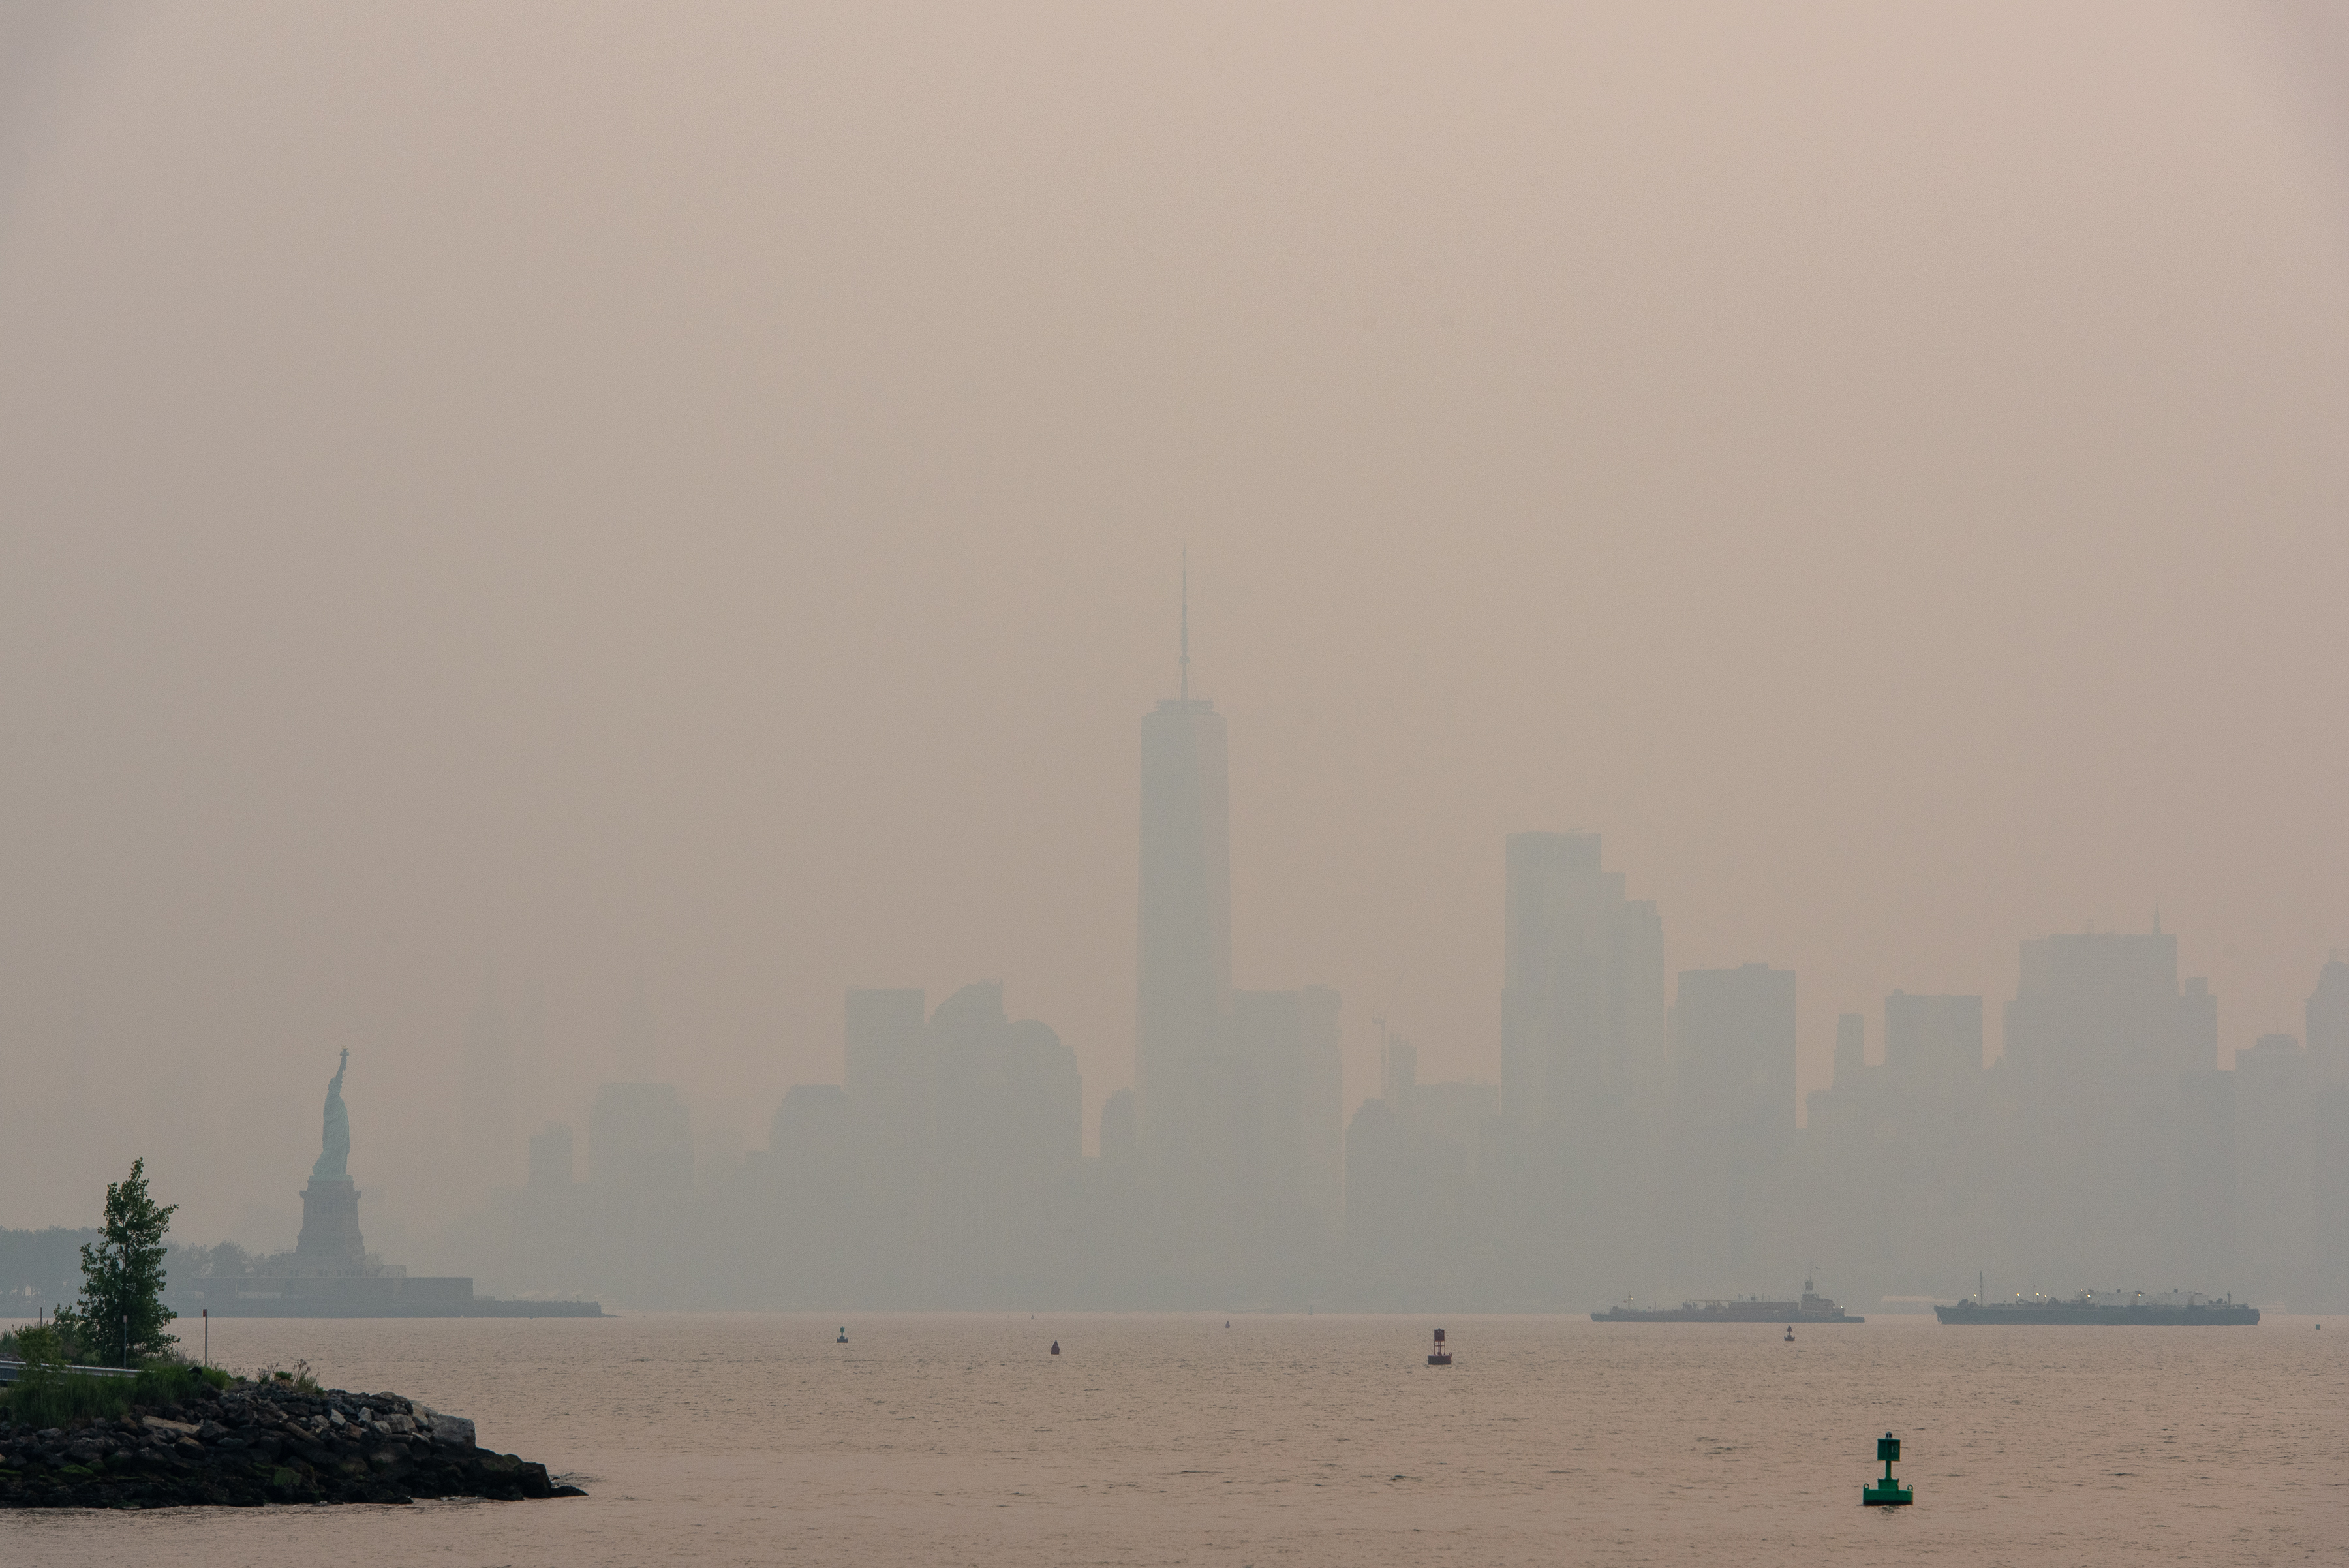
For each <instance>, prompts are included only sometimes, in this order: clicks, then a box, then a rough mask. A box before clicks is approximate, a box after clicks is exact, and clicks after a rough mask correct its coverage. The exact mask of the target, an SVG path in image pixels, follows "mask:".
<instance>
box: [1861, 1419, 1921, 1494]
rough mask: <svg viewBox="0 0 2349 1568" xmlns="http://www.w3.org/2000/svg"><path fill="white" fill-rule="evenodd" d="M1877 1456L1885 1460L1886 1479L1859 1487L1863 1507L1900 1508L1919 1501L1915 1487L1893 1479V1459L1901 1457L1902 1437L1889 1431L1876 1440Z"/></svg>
mask: <svg viewBox="0 0 2349 1568" xmlns="http://www.w3.org/2000/svg"><path fill="white" fill-rule="evenodd" d="M1876 1457H1877V1458H1878V1459H1882V1460H1883V1461H1884V1480H1882V1481H1880V1482H1878V1481H1870V1482H1869V1483H1868V1485H1866V1486H1864V1487H1862V1488H1860V1489H1859V1501H1860V1506H1861V1507H1863V1508H1898V1507H1899V1506H1900V1505H1901V1504H1903V1503H1911V1502H1915V1501H1917V1491H1916V1489H1915V1488H1914V1487H1905V1486H1902V1485H1901V1484H1900V1483H1899V1481H1897V1480H1893V1479H1892V1461H1893V1460H1895V1459H1899V1457H1900V1439H1899V1438H1896V1437H1894V1436H1893V1435H1892V1434H1891V1433H1889V1432H1887V1433H1885V1434H1884V1436H1882V1437H1881V1438H1878V1439H1877V1440H1876Z"/></svg>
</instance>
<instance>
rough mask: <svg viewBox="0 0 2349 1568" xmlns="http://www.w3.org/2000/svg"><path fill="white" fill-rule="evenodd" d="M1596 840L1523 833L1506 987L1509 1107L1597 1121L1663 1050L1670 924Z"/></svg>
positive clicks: (1511, 867)
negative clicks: (1628, 894)
mask: <svg viewBox="0 0 2349 1568" xmlns="http://www.w3.org/2000/svg"><path fill="white" fill-rule="evenodd" d="M1506 854H1507V890H1506V898H1507V910H1506V944H1507V951H1506V958H1505V960H1504V962H1503V969H1502V992H1501V1108H1502V1110H1503V1112H1504V1113H1505V1114H1506V1115H1507V1116H1509V1118H1510V1119H1511V1120H1512V1121H1515V1122H1517V1123H1519V1124H1521V1125H1535V1124H1540V1123H1545V1122H1562V1123H1568V1124H1576V1125H1581V1124H1588V1123H1589V1122H1591V1121H1593V1120H1596V1119H1597V1118H1598V1117H1599V1116H1601V1115H1602V1114H1604V1113H1605V1112H1606V1111H1607V1110H1608V1109H1609V1108H1611V1107H1612V1106H1616V1105H1619V1104H1620V1103H1621V1102H1622V1101H1623V1100H1624V1099H1625V1098H1626V1097H1627V1096H1629V1095H1630V1092H1631V1090H1632V1089H1633V1087H1634V1086H1635V1085H1637V1084H1638V1083H1639V1081H1640V1077H1641V1075H1642V1074H1643V1073H1648V1074H1652V1073H1656V1072H1660V1070H1661V1065H1662V1056H1663V1047H1664V947H1663V923H1662V921H1661V919H1659V918H1658V917H1657V914H1656V906H1655V905H1654V904H1652V903H1646V902H1637V901H1633V900H1630V899H1627V898H1624V897H1623V875H1622V873H1621V872H1619V871H1603V870H1601V869H1600V868H1599V835H1597V834H1595V833H1513V834H1511V835H1509V839H1508V847H1507V852H1506Z"/></svg>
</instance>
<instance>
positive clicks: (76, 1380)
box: [0, 1078, 586, 1508]
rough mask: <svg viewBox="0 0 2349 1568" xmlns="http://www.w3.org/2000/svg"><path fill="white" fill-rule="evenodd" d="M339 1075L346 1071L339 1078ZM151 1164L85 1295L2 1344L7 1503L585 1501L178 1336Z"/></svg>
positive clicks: (289, 1375)
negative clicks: (209, 1354)
mask: <svg viewBox="0 0 2349 1568" xmlns="http://www.w3.org/2000/svg"><path fill="white" fill-rule="evenodd" d="M336 1081H337V1082H338V1083H339V1082H340V1079H339V1078H337V1080H336ZM176 1209H177V1205H163V1204H159V1203H157V1202H155V1201H154V1199H152V1198H151V1197H150V1195H149V1193H148V1190H147V1162H146V1161H145V1160H144V1159H140V1160H137V1161H135V1162H133V1163H132V1165H131V1167H130V1175H129V1179H126V1180H123V1181H119V1182H115V1183H112V1184H110V1185H109V1187H108V1188H107V1189H106V1223H105V1225H104V1227H103V1228H102V1229H101V1230H100V1231H99V1232H98V1237H97V1239H96V1240H94V1241H89V1242H87V1243H85V1244H84V1245H83V1246H82V1248H81V1272H82V1288H81V1295H80V1298H79V1300H78V1301H77V1302H76V1303H74V1304H73V1305H72V1306H69V1307H68V1306H60V1307H58V1308H57V1312H56V1314H54V1316H52V1317H50V1318H49V1319H48V1321H46V1322H43V1323H38V1324H33V1325H30V1326H27V1327H20V1328H18V1329H16V1330H15V1331H14V1332H12V1333H9V1334H0V1362H5V1370H6V1371H7V1372H8V1373H9V1374H11V1375H12V1376H13V1381H12V1382H11V1383H9V1384H8V1386H6V1387H5V1389H0V1508H204V1507H210V1508H259V1507H261V1506H263V1505H264V1504H266V1503H273V1502H280V1503H291V1502H309V1503H330V1502H378V1503H381V1502H413V1501H416V1499H418V1498H419V1497H426V1498H432V1497H480V1498H494V1499H499V1500H504V1501H516V1502H519V1501H523V1499H525V1498H546V1497H585V1495H586V1493H585V1492H583V1491H581V1490H579V1489H578V1488H577V1487H574V1486H558V1485H556V1484H555V1483H554V1479H553V1478H552V1477H550V1476H549V1475H548V1474H547V1473H546V1467H545V1466H544V1465H542V1464H536V1463H533V1462H532V1461H531V1460H528V1459H522V1458H519V1457H518V1456H516V1455H513V1454H501V1453H495V1452H492V1451H490V1450H488V1449H481V1448H480V1447H478V1446H477V1445H476V1444H475V1442H474V1440H473V1423H472V1422H471V1421H470V1420H467V1419H466V1418H465V1417H461V1416H451V1415H449V1414H448V1413H446V1412H445V1411H440V1410H435V1409H433V1408H432V1407H429V1406H428V1405H423V1404H419V1403H418V1402H417V1401H415V1400H412V1399H407V1398H403V1397H400V1396H399V1395H397V1394H353V1393H348V1392H347V1391H345V1390H343V1389H340V1388H321V1387H320V1386H318V1381H317V1379H316V1377H315V1376H312V1375H311V1372H310V1367H309V1365H308V1363H306V1362H296V1363H295V1365H294V1366H292V1367H291V1368H284V1367H275V1366H272V1367H265V1368H264V1369H263V1370H262V1372H261V1373H260V1374H259V1375H258V1376H254V1377H236V1376H231V1375H230V1374H229V1373H227V1372H226V1371H223V1370H222V1369H221V1368H220V1367H217V1366H197V1365H195V1364H194V1363H192V1362H191V1361H190V1360H189V1359H188V1357H187V1356H186V1355H185V1354H184V1353H183V1352H181V1350H180V1349H179V1348H178V1347H179V1343H180V1342H179V1336H178V1335H177V1334H172V1333H171V1321H172V1319H173V1318H174V1316H175V1315H176V1314H174V1313H173V1312H172V1311H171V1308H170V1307H168V1306H166V1305H165V1304H164V1303H163V1282H164V1260H165V1257H166V1249H165V1245H164V1241H163V1238H164V1235H165V1234H166V1233H167V1232H168V1231H170V1230H171V1215H172V1213H173V1212H174V1211H175V1210H176Z"/></svg>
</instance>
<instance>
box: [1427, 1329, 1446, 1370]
mask: <svg viewBox="0 0 2349 1568" xmlns="http://www.w3.org/2000/svg"><path fill="white" fill-rule="evenodd" d="M1427 1364H1428V1365H1429V1366H1451V1365H1452V1353H1451V1352H1450V1351H1448V1350H1446V1349H1444V1331H1443V1330H1442V1329H1440V1328H1439V1329H1437V1330H1436V1331H1435V1349H1434V1350H1433V1352H1432V1353H1430V1354H1429V1355H1428V1358H1427Z"/></svg>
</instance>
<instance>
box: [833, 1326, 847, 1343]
mask: <svg viewBox="0 0 2349 1568" xmlns="http://www.w3.org/2000/svg"><path fill="white" fill-rule="evenodd" d="M832 1343H833V1344H834V1345H846V1344H847V1343H848V1325H847V1324H844V1323H843V1324H841V1325H840V1337H839V1338H838V1339H835V1340H833V1342H832Z"/></svg>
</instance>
